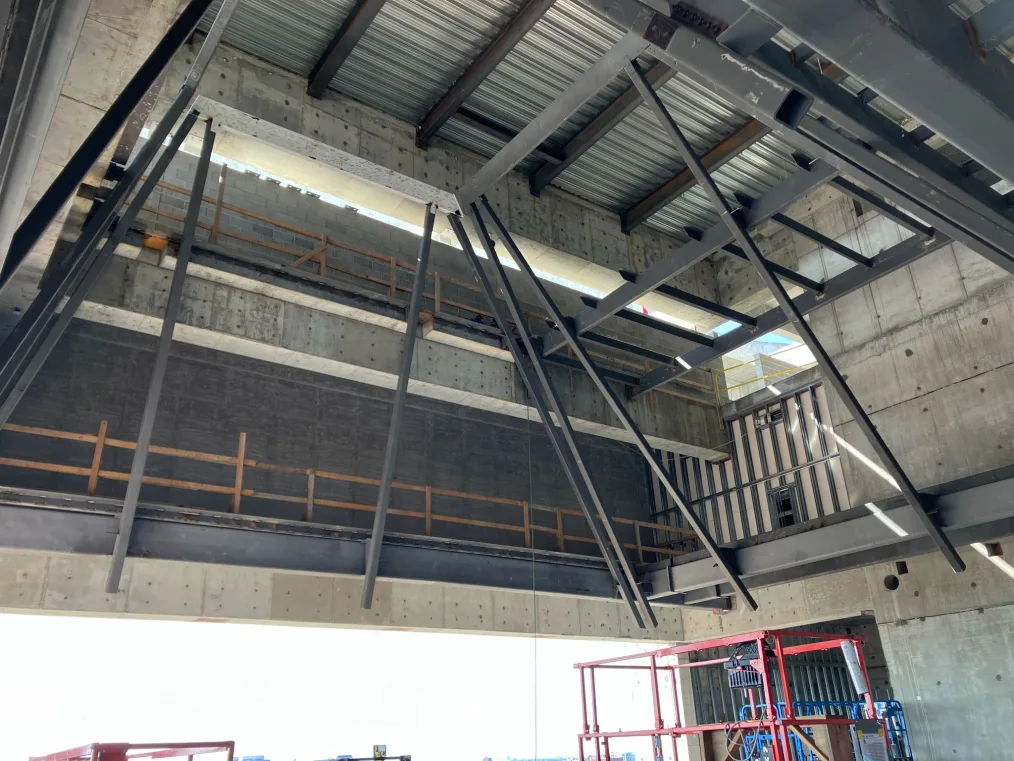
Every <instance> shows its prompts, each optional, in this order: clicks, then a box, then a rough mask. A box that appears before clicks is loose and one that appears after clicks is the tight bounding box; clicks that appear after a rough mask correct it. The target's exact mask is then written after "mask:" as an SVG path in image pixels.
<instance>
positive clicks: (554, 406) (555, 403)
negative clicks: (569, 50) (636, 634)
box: [470, 203, 658, 627]
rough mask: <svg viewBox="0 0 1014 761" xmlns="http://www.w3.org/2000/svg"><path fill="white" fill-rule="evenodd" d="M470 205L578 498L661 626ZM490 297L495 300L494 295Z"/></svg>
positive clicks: (650, 617)
mask: <svg viewBox="0 0 1014 761" xmlns="http://www.w3.org/2000/svg"><path fill="white" fill-rule="evenodd" d="M487 208H488V207H487ZM470 209H471V215H472V221H473V222H474V224H475V228H476V231H477V232H478V233H479V238H480V240H481V241H482V246H483V249H484V250H485V251H486V255H487V256H488V257H489V260H490V263H491V264H492V265H493V272H494V273H495V274H496V279H497V283H498V284H499V285H500V290H501V291H502V292H503V294H504V298H505V301H506V304H507V309H508V311H509V312H510V316H511V319H512V320H513V322H514V324H515V325H516V326H517V330H518V333H519V335H520V336H521V341H522V344H523V345H524V348H525V351H526V352H527V354H528V359H529V360H530V362H531V365H532V368H533V369H534V370H535V374H536V377H537V378H538V381H539V384H540V385H541V387H542V390H543V391H544V392H545V399H546V401H547V402H548V403H549V407H550V409H551V410H552V411H553V414H554V415H555V416H556V426H557V427H558V431H559V434H560V435H561V436H562V438H563V441H564V443H565V444H566V449H567V450H568V451H569V452H570V456H569V457H568V458H566V460H565V461H563V463H562V464H563V465H564V467H565V468H569V467H574V468H576V473H577V475H578V476H580V478H576V477H575V478H574V479H573V482H575V483H580V484H583V486H584V488H583V489H582V490H581V491H582V494H580V495H579V498H581V499H583V500H585V501H584V504H586V505H590V506H592V507H594V508H595V513H597V515H598V518H599V520H600V521H601V523H602V527H603V529H604V532H605V538H606V540H607V541H608V543H609V546H610V547H611V548H612V551H613V554H614V555H615V557H616V561H617V564H618V566H619V568H620V570H621V571H622V572H623V577H624V578H625V579H626V585H624V584H622V583H621V585H620V588H621V590H622V589H624V587H629V591H632V592H633V597H634V598H636V599H637V602H638V603H639V604H640V605H641V608H642V610H643V611H644V614H645V617H646V618H647V619H648V620H649V621H650V622H651V624H652V626H653V627H655V626H658V621H657V619H656V618H655V614H654V612H653V611H652V609H651V604H650V603H649V602H648V598H647V596H646V595H645V594H644V591H643V590H642V589H641V587H640V585H639V584H638V583H637V577H636V576H635V575H634V569H633V568H632V567H631V566H630V563H629V561H628V560H627V556H626V554H625V553H624V551H623V543H622V542H621V541H620V540H619V537H617V535H616V527H615V526H614V525H613V522H612V518H610V516H609V513H607V512H606V509H605V506H604V505H603V504H602V500H601V499H600V498H599V495H598V491H597V490H596V489H595V484H594V482H593V481H592V478H591V474H590V473H589V472H588V469H587V467H585V464H584V459H583V458H582V457H581V450H580V449H578V446H577V438H576V436H575V434H574V428H573V426H572V425H571V423H570V418H568V417H567V412H566V410H565V409H564V407H563V402H562V401H561V399H560V396H559V394H558V393H557V391H556V387H555V386H554V385H553V382H552V380H550V378H549V373H548V371H547V370H546V365H545V359H544V358H543V356H542V352H541V351H539V348H540V347H536V346H535V345H534V343H533V342H532V340H531V336H530V335H529V333H528V328H527V327H526V323H525V319H524V314H523V313H522V309H521V304H520V303H519V302H518V299H517V296H516V295H515V293H514V288H513V287H512V286H511V284H510V281H509V280H508V279H507V273H506V271H505V270H504V268H503V265H502V264H501V263H500V258H499V257H498V256H497V255H496V251H495V250H494V245H493V239H492V238H491V237H490V236H489V231H488V230H487V229H486V225H485V223H484V222H483V221H482V217H481V216H480V214H479V209H478V207H477V206H476V205H475V204H474V203H473V204H471V206H470ZM496 222H497V234H498V235H499V236H500V238H501V240H503V242H504V245H505V246H507V247H508V248H509V249H513V248H514V241H513V240H512V239H511V238H510V236H509V235H508V234H507V232H506V230H504V229H503V227H502V226H501V225H500V224H499V220H496ZM490 301H491V302H495V301H496V299H495V297H493V298H491V299H490ZM501 327H502V328H503V330H504V332H505V333H506V332H507V327H506V323H504V324H503V325H502V326H501ZM544 422H548V424H549V425H552V420H551V419H549V418H547V420H546V421H544ZM556 430H557V428H556V427H554V431H556ZM589 523H590V524H591V525H592V526H593V531H594V528H595V527H597V524H596V523H595V517H594V515H591V514H590V513H589ZM624 596H626V592H625V593H624Z"/></svg>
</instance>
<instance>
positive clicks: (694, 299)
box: [655, 285, 757, 325]
mask: <svg viewBox="0 0 1014 761" xmlns="http://www.w3.org/2000/svg"><path fill="white" fill-rule="evenodd" d="M655 293H659V294H661V295H663V296H668V297H669V298H670V299H676V300H677V301H682V302H683V303H684V304H690V305H691V306H695V307H697V308H699V309H703V310H704V311H705V312H710V313H711V314H715V315H718V316H719V317H725V318H726V319H729V320H734V321H736V322H738V323H740V324H741V325H756V324H757V321H756V320H755V319H754V318H753V317H751V316H750V315H748V314H745V313H743V312H740V311H738V310H736V309H730V308H729V307H726V306H722V305H721V304H716V303H715V302H714V301H709V300H708V299H702V298H701V297H700V296H697V295H695V294H693V293H690V292H689V291H684V290H682V289H681V288H674V287H673V286H671V285H660V286H659V287H658V288H656V289H655Z"/></svg>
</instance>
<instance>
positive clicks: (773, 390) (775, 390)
mask: <svg viewBox="0 0 1014 761" xmlns="http://www.w3.org/2000/svg"><path fill="white" fill-rule="evenodd" d="M768 391H770V392H771V393H772V394H774V395H775V396H781V395H782V392H781V391H779V390H778V387H777V386H772V385H771V384H770V383H769V384H768Z"/></svg>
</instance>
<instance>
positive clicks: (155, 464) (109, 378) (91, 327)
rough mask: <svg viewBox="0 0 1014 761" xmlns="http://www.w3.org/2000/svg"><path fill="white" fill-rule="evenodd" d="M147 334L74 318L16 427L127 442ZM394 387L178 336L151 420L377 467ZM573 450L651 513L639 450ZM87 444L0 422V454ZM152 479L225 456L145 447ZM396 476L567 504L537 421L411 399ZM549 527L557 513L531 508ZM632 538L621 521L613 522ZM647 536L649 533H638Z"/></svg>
mask: <svg viewBox="0 0 1014 761" xmlns="http://www.w3.org/2000/svg"><path fill="white" fill-rule="evenodd" d="M154 346H155V338H154V337H150V336H144V335H140V334H137V333H133V332H131V331H126V330H120V329H117V328H112V327H109V326H103V325H96V324H91V323H85V322H82V321H75V323H74V324H73V325H72V327H71V329H70V330H69V331H68V333H67V335H66V336H65V337H64V339H63V340H62V341H61V343H60V344H59V345H58V347H57V349H56V350H55V351H54V353H53V355H52V356H51V358H50V359H49V361H48V362H47V363H46V366H45V367H44V369H43V370H42V372H41V373H40V374H39V376H38V378H37V380H36V381H35V383H34V384H33V386H32V387H31V389H30V390H29V392H28V394H27V395H26V397H25V399H24V400H23V402H22V403H21V405H20V406H19V407H18V409H17V411H16V413H15V415H14V418H13V419H12V422H13V423H20V424H22V425H32V426H40V427H47V428H56V429H61V430H68V431H74V432H81V433H95V432H96V431H97V430H98V427H99V422H100V421H101V420H107V421H108V424H109V432H108V435H109V437H111V438H120V439H127V440H134V439H135V438H136V436H137V432H138V428H139V426H140V417H141V412H142V409H143V405H144V399H145V395H146V393H147V386H148V381H149V377H150V373H151V367H152V363H153V359H154ZM389 398H390V392H389V391H386V390H384V389H378V388H376V387H373V386H367V385H361V384H357V383H354V382H350V381H345V380H341V379H337V378H332V377H329V376H324V375H319V374H316V373H311V372H306V371H302V370H296V369H293V368H288V367H284V366H281V365H277V364H273V363H268V362H261V361H257V360H252V359H248V358H245V357H239V356H236V355H232V354H227V353H223V352H218V351H214V350H209V349H202V348H199V347H194V346H189V345H186V344H181V343H178V342H177V343H176V344H174V346H173V352H172V355H171V357H170V361H169V367H168V371H167V374H166V381H165V387H164V389H163V394H162V401H161V404H160V406H159V411H158V416H157V419H156V425H155V431H154V440H153V443H154V444H156V445H162V446H170V447H178V448H182V449H191V450H197V451H202V452H209V453H216V454H228V455H234V454H235V452H236V450H237V445H238V439H239V434H240V432H241V431H243V432H246V434H247V449H246V456H247V457H248V458H253V459H255V460H258V461H261V462H267V463H272V464H277V465H285V466H291V467H296V468H300V469H306V468H315V469H320V470H328V471H332V472H339V473H345V474H350V475H355V476H363V477H369V478H379V477H380V472H381V466H382V462H383V456H384V447H385V444H386V441H387V428H388V421H389V419H390V403H389ZM581 446H582V451H583V453H584V455H585V458H586V461H587V463H588V466H589V469H590V470H591V472H592V473H593V476H594V478H595V480H596V484H597V486H598V488H599V490H600V493H601V495H602V498H603V501H604V502H605V503H606V505H607V507H608V509H610V510H611V511H612V513H613V514H614V515H617V516H624V517H629V518H636V519H641V520H647V519H648V516H649V512H650V511H649V508H648V502H647V500H648V497H647V492H646V479H645V470H644V466H643V461H642V460H641V458H640V457H639V456H638V455H637V454H636V453H635V452H634V450H633V449H632V448H631V447H629V446H627V445H624V444H621V443H617V442H611V441H608V440H606V439H602V438H598V437H590V436H582V437H581ZM92 452H93V446H92V445H91V444H87V443H78V442H68V441H55V440H52V439H48V438H41V437H38V436H33V435H28V434H24V433H16V432H10V431H4V432H3V433H0V456H3V457H17V458H27V459H34V460H43V461H49V462H58V463H61V464H71V465H78V466H83V467H88V466H89V465H90V464H91V458H92ZM131 456H132V452H131V451H129V450H124V449H110V448H107V449H106V451H105V454H104V456H103V459H102V467H103V469H106V470H118V471H121V472H127V471H129V469H130V459H131ZM146 472H147V474H148V475H153V476H160V477H164V478H173V479H182V480H190V481H201V482H205V483H215V484H221V485H231V484H232V483H233V478H234V469H233V467H232V466H230V465H223V464H217V463H205V462H195V461H189V460H182V459H178V458H174V457H168V456H164V455H155V454H153V455H151V456H150V457H149V460H148V469H147V471H146ZM396 480H398V481H402V482H405V483H410V484H419V485H430V486H433V487H440V488H444V489H453V490H457V491H465V492H473V493H477V494H483V495H488V496H498V497H507V498H511V499H519V500H528V501H530V502H531V503H532V504H537V505H550V506H562V507H569V508H574V509H576V508H577V505H576V503H575V501H574V497H573V493H572V491H571V489H570V486H569V484H568V482H567V480H566V478H565V477H564V475H563V472H562V470H561V469H560V467H559V465H558V463H557V460H556V457H555V455H554V454H553V451H552V449H551V447H550V445H549V440H548V438H546V436H545V435H544V433H543V431H542V427H541V423H539V421H538V420H537V419H533V420H532V421H531V422H530V423H529V422H528V421H525V420H521V419H515V418H511V417H507V416H502V415H496V414H492V413H486V412H483V411H481V410H475V409H470V408H467V407H459V406H456V405H451V404H447V403H442V402H435V401H431V400H427V399H423V398H419V397H413V396H410V397H409V403H408V407H407V410H406V416H405V422H404V428H403V431H402V441H401V447H400V453H399V459H398V468H397V474H396ZM85 482H86V479H85V478H84V477H81V476H76V475H63V474H52V473H43V472H39V471H29V470H24V469H20V468H12V467H4V466H0V483H3V484H8V485H18V486H25V487H31V488H43V489H54V490H60V491H74V492H82V491H84V489H85ZM124 487H125V484H124V483H123V482H115V481H112V480H103V481H101V482H100V485H99V493H100V494H103V495H108V496H122V494H123V491H124ZM244 487H246V488H252V489H255V490H258V491H265V492H272V493H277V494H287V495H292V496H305V493H306V478H305V476H303V475H291V474H278V473H266V472H264V471H259V470H255V469H251V468H248V469H247V471H246V474H245V477H244ZM315 491H316V496H317V497H318V498H324V499H334V500H342V501H348V502H356V503H362V504H367V505H371V504H374V503H375V502H376V493H377V490H376V487H375V486H371V485H363V484H348V483H342V482H336V481H330V480H325V479H321V478H318V479H317V480H316V490H315ZM141 498H142V501H151V502H167V503H170V504H178V505H187V506H194V507H204V508H212V509H220V510H226V509H228V506H229V499H230V497H229V495H226V494H208V493H202V492H197V491H190V490H183V489H170V488H164V487H159V486H147V485H146V486H145V487H144V488H143V489H142V496H141ZM423 499H424V497H423V495H422V494H421V493H419V492H407V491H399V490H397V489H396V490H395V491H394V493H393V498H392V507H393V508H395V509H397V508H403V509H415V510H422V509H423ZM433 510H434V513H435V514H444V515H456V516H460V517H468V518H474V519H479V520H486V521H495V522H498V523H509V524H513V525H518V526H520V525H521V522H522V517H521V510H520V508H519V507H516V506H511V505H499V504H493V503H488V502H476V501H470V500H465V499H461V498H456V497H447V496H434V498H433ZM241 512H243V513H253V514H260V515H264V516H274V517H282V518H291V519H298V518H299V517H300V515H301V513H302V506H301V505H299V504H292V503H285V502H278V501H268V500H261V499H255V498H251V497H244V498H243V502H242V508H241ZM372 519H373V516H372V513H368V512H357V511H352V510H345V509H335V508H318V509H317V511H316V513H315V520H319V521H322V522H329V523H331V522H333V523H340V524H342V525H349V526H356V527H362V528H367V527H369V526H371V525H372ZM533 520H534V521H535V522H536V523H540V524H542V525H546V526H554V527H555V522H556V519H555V516H554V515H553V514H550V513H540V512H538V511H536V512H534V513H533ZM388 526H389V529H390V530H391V531H404V532H407V533H419V534H421V533H423V522H422V521H421V520H418V519H415V518H411V517H405V516H392V517H391V518H390V520H389V524H388ZM618 528H619V529H620V532H621V537H622V538H623V540H624V541H625V542H633V541H634V537H633V532H632V530H631V529H630V527H629V526H622V525H621V526H619V527H618ZM565 531H566V533H567V534H572V535H584V536H588V530H587V527H586V526H585V525H584V520H583V518H579V517H571V516H567V517H565ZM434 535H437V536H444V537H450V538H462V539H472V540H476V541H493V542H498V543H509V544H516V545H520V544H521V543H522V533H521V532H511V531H503V530H500V529H489V528H482V527H472V526H463V525H456V524H448V523H440V522H435V523H434ZM643 540H644V541H645V543H648V541H649V540H648V537H647V532H644V534H643ZM536 541H537V546H539V547H543V548H546V549H552V548H553V547H554V546H555V538H554V537H553V536H551V535H549V534H545V533H541V532H539V533H537V534H536ZM567 550H568V551H571V552H579V551H580V552H587V553H595V552H597V550H596V548H595V547H594V545H592V544H584V543H578V542H568V545H567Z"/></svg>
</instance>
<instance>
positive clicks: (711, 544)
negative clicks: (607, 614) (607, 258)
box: [482, 91, 757, 610]
mask: <svg viewBox="0 0 1014 761" xmlns="http://www.w3.org/2000/svg"><path fill="white" fill-rule="evenodd" d="M652 92H653V91H652ZM643 94H644V93H643V91H642V95H643ZM482 203H483V206H484V207H485V209H486V213H487V215H488V216H489V218H490V220H492V222H493V225H494V227H495V228H496V231H497V235H498V237H499V238H500V240H501V241H503V243H504V245H505V246H506V248H507V251H508V253H509V254H510V256H511V258H512V259H513V260H514V263H515V264H517V265H518V268H519V269H520V270H521V272H522V274H523V275H524V276H525V279H526V280H527V281H528V283H529V284H530V285H531V287H532V288H534V289H535V291H536V293H537V294H538V296H539V300H540V301H541V302H542V305H543V306H544V307H545V308H546V310H547V311H548V312H549V316H550V318H551V319H553V320H554V321H555V322H556V324H557V326H558V327H559V330H560V333H561V334H562V335H563V337H564V339H565V340H566V342H567V344H568V345H569V346H570V348H571V349H572V350H573V351H574V355H575V356H576V357H577V359H578V361H580V362H581V365H582V366H583V367H584V369H585V372H587V373H588V375H589V376H590V377H591V379H592V381H593V382H594V383H595V386H596V387H597V388H598V390H599V392H600V393H601V394H602V395H603V396H604V397H605V398H606V402H607V403H608V404H609V407H610V409H611V410H612V411H613V413H614V414H615V415H616V416H617V417H618V418H619V419H620V422H621V423H622V424H623V427H624V429H625V430H626V431H627V433H628V434H629V435H630V437H631V438H632V439H633V440H634V444H635V445H636V446H637V449H638V451H640V453H641V455H642V456H643V457H644V458H645V459H646V460H647V461H648V464H649V466H651V469H652V470H653V471H654V473H655V475H656V476H658V478H659V480H660V481H661V482H662V484H663V485H664V486H665V487H666V491H668V492H669V495H670V496H671V497H672V499H673V502H675V503H676V504H677V505H678V506H679V507H680V509H681V511H682V512H683V515H684V517H685V518H686V519H687V523H688V524H689V526H690V528H691V529H692V530H693V531H694V533H696V534H697V537H698V540H699V541H700V542H701V544H702V545H703V546H704V547H705V548H706V549H707V550H708V553H709V554H710V555H711V557H712V558H713V559H714V561H715V562H716V563H717V564H718V566H719V567H720V568H721V569H722V571H723V573H724V574H725V576H726V577H727V578H728V580H729V582H730V583H731V584H732V585H733V587H735V589H736V591H737V592H739V594H740V595H741V596H742V598H743V601H744V602H745V603H746V604H747V605H749V606H750V608H752V609H754V610H756V609H757V602H756V601H755V600H754V599H753V596H752V595H751V594H750V592H749V590H747V588H746V586H745V585H744V584H743V582H742V580H741V579H740V578H739V576H738V575H737V573H736V571H735V570H734V569H733V568H732V566H731V565H730V564H729V561H728V559H727V558H726V556H725V552H724V550H722V549H721V548H720V547H719V546H718V545H717V544H715V540H714V539H712V538H711V535H710V534H709V533H708V530H707V527H706V526H705V525H704V524H703V523H702V522H701V521H700V520H699V519H698V517H697V515H696V514H695V513H694V511H693V509H692V508H691V507H690V505H689V504H688V502H687V499H686V497H685V496H684V495H683V493H682V492H681V491H680V489H679V487H677V486H676V482H675V481H674V480H673V477H672V475H671V474H670V473H669V472H668V471H667V470H666V469H665V466H664V465H663V463H662V460H661V458H660V457H659V456H658V454H657V453H656V452H655V450H654V449H652V447H651V445H650V444H649V443H648V441H647V440H646V439H645V438H644V434H643V433H641V430H640V428H638V427H637V424H636V423H635V422H634V420H633V418H631V417H630V413H628V412H627V410H626V408H625V407H624V406H623V403H622V402H620V400H619V398H618V397H617V396H616V392H615V391H613V389H612V387H611V386H610V385H609V384H608V383H606V382H605V380H604V379H603V378H602V375H601V373H599V370H598V368H597V367H596V366H595V363H594V362H593V361H592V359H591V357H590V356H589V355H588V351H587V350H586V349H585V347H584V345H583V344H582V343H581V342H580V341H579V340H578V338H577V336H576V334H575V332H574V330H573V329H572V328H571V326H570V323H569V322H568V321H567V319H566V317H565V316H564V315H563V314H562V313H561V312H560V310H559V308H558V307H557V306H556V302H554V301H553V298H552V297H551V296H550V295H549V292H548V291H547V290H546V288H545V286H543V285H542V282H541V281H540V280H539V279H538V277H536V275H535V273H534V272H533V271H532V268H531V267H530V266H529V264H528V262H527V261H526V260H525V258H524V256H522V254H521V251H520V250H519V249H518V247H517V246H516V245H515V244H514V241H513V239H512V238H511V237H510V234H509V233H508V232H507V230H506V228H505V227H504V226H503V223H502V222H501V221H500V219H499V217H497V215H496V213H495V212H494V211H493V207H492V206H490V204H489V201H488V200H487V199H486V198H485V196H483V198H482Z"/></svg>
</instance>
